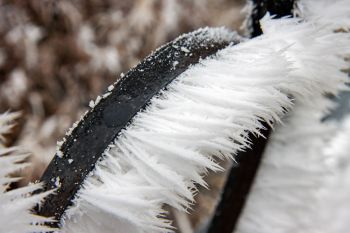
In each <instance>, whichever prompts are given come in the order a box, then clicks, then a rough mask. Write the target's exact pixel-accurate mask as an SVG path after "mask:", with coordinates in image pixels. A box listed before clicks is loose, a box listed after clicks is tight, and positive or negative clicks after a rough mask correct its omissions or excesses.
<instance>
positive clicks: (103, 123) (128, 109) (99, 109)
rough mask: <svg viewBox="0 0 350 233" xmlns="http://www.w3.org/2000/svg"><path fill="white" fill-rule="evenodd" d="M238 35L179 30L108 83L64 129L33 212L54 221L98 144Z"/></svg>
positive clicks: (85, 171) (94, 156)
mask: <svg viewBox="0 0 350 233" xmlns="http://www.w3.org/2000/svg"><path fill="white" fill-rule="evenodd" d="M238 40H239V37H237V36H232V37H231V38H228V39H222V40H219V41H218V40H216V38H213V37H212V35H211V33H210V32H209V31H208V29H202V30H198V31H196V32H193V33H190V34H186V35H183V36H181V37H179V38H178V39H176V40H174V41H173V42H170V43H168V44H166V45H165V46H163V47H161V48H159V49H158V50H157V51H156V52H154V53H153V54H151V55H150V56H149V57H147V58H145V59H144V60H143V61H142V62H141V63H140V64H138V65H137V66H136V67H135V68H133V69H131V70H130V71H129V72H128V73H127V74H126V75H125V77H123V78H122V79H121V80H120V81H119V82H117V83H116V84H115V85H114V88H113V90H112V91H111V93H110V94H109V95H108V96H107V97H106V98H102V99H101V100H100V101H99V103H98V104H97V105H96V106H95V107H94V108H93V109H91V110H90V111H89V112H88V113H87V114H86V115H85V116H84V118H83V119H82V120H81V121H80V122H79V123H78V125H77V127H76V128H75V129H74V130H73V131H72V133H71V134H70V135H68V136H67V137H66V138H65V140H64V143H63V145H62V146H61V149H60V151H61V152H60V153H58V154H56V155H55V157H54V158H53V160H52V161H51V163H50V164H49V166H48V168H47V169H46V171H45V173H44V175H43V176H42V178H41V181H42V182H43V183H44V184H45V186H44V188H43V190H41V192H42V191H46V190H51V189H54V188H56V192H55V194H52V195H50V196H48V197H47V198H46V199H45V200H44V201H43V203H41V204H40V206H37V207H36V208H35V210H34V212H35V213H36V214H38V215H41V216H47V217H53V218H54V219H55V220H57V222H55V223H53V224H52V226H53V227H59V222H60V220H61V217H62V215H63V214H64V212H65V210H66V209H67V208H68V207H69V206H71V205H72V200H73V199H74V196H75V194H76V193H77V191H78V190H79V188H80V186H81V184H82V183H83V181H84V179H85V178H86V177H87V175H88V174H89V173H90V172H91V171H92V170H93V169H94V167H95V164H96V162H97V161H98V160H99V159H100V158H101V156H102V154H103V152H104V150H105V149H106V148H107V147H108V145H109V144H110V143H111V142H112V141H113V140H114V139H115V138H116V137H117V136H118V134H119V132H120V131H121V130H122V129H124V128H125V127H126V126H127V125H128V124H129V123H130V121H131V120H132V118H133V117H134V116H135V114H137V112H139V111H141V110H142V109H144V108H145V107H146V106H147V104H148V103H149V101H150V99H151V98H152V97H153V96H155V95H157V94H159V92H160V91H161V90H162V89H164V88H166V86H167V85H168V84H169V83H170V82H171V81H173V80H174V79H175V78H176V77H177V76H179V75H180V74H181V73H182V72H184V71H185V70H186V69H187V68H188V67H189V66H190V65H193V64H196V63H198V61H199V60H200V59H201V58H205V57H207V56H210V55H212V54H214V53H216V52H217V51H218V50H220V49H222V48H224V47H226V46H227V45H228V44H230V43H238V42H239V41H238Z"/></svg>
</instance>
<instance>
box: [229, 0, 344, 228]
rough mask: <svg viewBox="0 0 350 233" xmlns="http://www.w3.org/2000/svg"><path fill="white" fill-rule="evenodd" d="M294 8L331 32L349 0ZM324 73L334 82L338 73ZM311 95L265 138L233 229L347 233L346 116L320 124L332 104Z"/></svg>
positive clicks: (310, 0) (312, 1)
mask: <svg viewBox="0 0 350 233" xmlns="http://www.w3.org/2000/svg"><path fill="white" fill-rule="evenodd" d="M296 12H297V14H298V15H302V16H304V18H306V19H307V20H309V21H311V22H314V24H315V26H317V27H322V28H323V29H326V30H329V32H331V31H335V30H338V29H343V30H345V31H348V29H349V28H350V1H347V0H337V1H328V0H322V1H319V0H305V1H300V2H299V4H298V10H297V11H296ZM333 44H334V46H337V40H334V41H333ZM348 44H349V45H348V46H349V47H350V43H349V42H348ZM347 52H348V51H344V55H346V53H347ZM317 59H318V58H317ZM315 61H317V60H315ZM348 66H349V65H348ZM325 75H328V83H330V84H331V83H336V82H337V81H335V79H336V80H337V79H338V78H337V77H338V74H337V73H333V72H327V73H325ZM334 78H335V79H334ZM310 99H311V100H312V101H311V102H305V101H302V102H301V101H298V102H296V107H295V108H294V109H293V112H292V113H291V114H290V115H289V116H288V117H287V119H286V121H285V124H284V125H283V126H280V127H277V129H276V130H275V132H274V133H273V134H272V136H271V138H270V139H269V144H268V146H267V149H266V151H265V153H264V157H263V161H262V164H261V166H260V169H259V171H258V174H257V176H256V177H257V178H256V180H255V183H254V185H253V187H252V190H251V192H250V195H249V198H248V201H247V204H246V206H245V209H244V211H243V213H242V216H241V218H240V221H239V223H238V227H237V229H236V231H235V233H252V232H259V233H274V232H276V233H277V232H278V233H287V232H288V233H289V232H295V233H299V232H300V233H301V232H308V233H346V232H349V228H350V224H349V219H350V215H349V213H350V212H349V209H350V204H349V203H350V183H349V179H350V153H349V149H350V148H349V139H350V127H349V126H350V117H348V118H349V119H348V120H347V123H344V126H342V125H339V123H336V122H332V121H326V122H321V119H322V118H323V117H325V116H326V113H327V112H328V111H329V109H330V107H331V106H332V105H334V103H331V101H330V100H328V99H327V98H326V97H324V96H322V95H319V94H317V93H316V94H314V95H313V96H312V97H311V98H310ZM338 131H340V133H339V134H340V135H339V136H336V134H337V132H338ZM335 136H336V137H335ZM345 142H346V143H345ZM331 145H333V146H332V147H331V148H329V147H330V146H331Z"/></svg>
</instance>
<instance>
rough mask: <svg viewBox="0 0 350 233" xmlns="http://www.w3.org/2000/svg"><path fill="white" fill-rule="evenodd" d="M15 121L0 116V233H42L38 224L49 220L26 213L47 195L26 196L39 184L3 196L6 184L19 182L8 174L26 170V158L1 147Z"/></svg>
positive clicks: (10, 149)
mask: <svg viewBox="0 0 350 233" xmlns="http://www.w3.org/2000/svg"><path fill="white" fill-rule="evenodd" d="M17 117H18V114H17V113H3V114H0V232H7V233H30V232H44V231H47V230H48V228H47V227H45V226H42V225H40V224H43V223H45V222H48V221H50V220H49V219H47V218H44V217H40V216H37V215H33V214H31V213H30V209H31V208H33V207H34V206H35V205H36V204H37V203H39V202H40V201H41V200H42V199H43V198H44V197H45V196H46V195H47V194H48V193H42V194H40V195H33V196H31V195H30V193H31V192H33V191H35V190H37V189H39V188H40V184H34V185H29V186H27V187H23V188H18V189H15V190H11V191H9V192H6V188H7V186H8V184H10V183H11V182H15V181H17V180H20V178H17V177H16V178H13V177H9V174H12V173H14V172H16V171H18V170H20V169H23V168H25V167H26V166H28V164H27V163H24V162H23V161H24V160H25V159H26V158H27V157H28V154H25V153H23V152H21V151H19V150H18V148H14V147H12V148H4V146H3V145H2V142H3V140H4V139H5V138H4V134H6V133H8V132H9V131H10V129H11V127H12V124H10V122H12V121H13V120H14V119H15V118H17Z"/></svg>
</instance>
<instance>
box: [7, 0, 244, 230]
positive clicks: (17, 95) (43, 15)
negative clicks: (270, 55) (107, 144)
mask: <svg viewBox="0 0 350 233" xmlns="http://www.w3.org/2000/svg"><path fill="white" fill-rule="evenodd" d="M244 4H245V1H244V0H70V1H68V0H58V1H55V0H26V1H23V0H11V1H10V0H9V1H6V0H0V112H5V111H19V112H21V117H20V118H19V120H18V121H17V125H16V127H15V129H14V131H13V133H12V134H11V135H9V136H10V137H9V138H8V140H7V145H8V146H13V145H21V146H22V147H23V148H24V149H25V150H27V151H29V152H30V153H31V157H30V161H31V162H32V164H33V166H31V167H28V168H27V169H26V170H24V171H23V172H22V174H20V175H21V176H23V177H24V179H23V180H22V181H21V183H20V184H19V185H24V184H26V183H28V182H29V181H35V180H37V179H39V178H40V176H41V174H42V173H43V171H44V170H45V168H46V166H47V164H48V163H49V162H50V160H51V158H52V157H53V155H54V154H55V149H56V141H57V140H61V139H62V137H63V136H64V134H65V132H66V131H67V129H68V128H69V127H70V126H71V125H72V123H73V122H75V121H76V120H77V119H79V118H80V116H81V115H82V113H84V112H85V111H86V110H87V109H88V108H89V107H88V103H89V101H90V100H91V99H95V98H96V96H97V95H99V94H101V93H103V92H104V91H105V90H106V88H107V87H108V86H109V85H110V84H111V83H113V82H115V81H116V80H117V79H118V78H119V77H120V74H121V72H124V73H125V72H127V71H128V70H129V69H130V68H131V67H133V66H134V65H136V64H137V63H138V62H139V61H140V60H142V59H143V58H144V57H145V56H147V55H148V54H149V53H150V52H151V51H152V50H155V49H156V48H157V47H159V46H160V45H162V44H164V43H165V42H168V41H170V40H172V39H174V38H176V37H177V36H179V35H180V34H182V33H185V32H189V31H192V30H195V29H198V28H200V27H205V26H226V27H228V28H230V29H233V30H238V31H240V25H241V23H242V21H243V20H244V14H243V13H241V10H242V8H243V6H244ZM209 183H210V184H211V187H212V191H213V192H209V191H203V194H204V195H201V196H197V201H198V202H199V205H197V206H196V207H194V208H195V211H193V213H196V214H192V215H191V217H190V218H191V221H192V224H196V223H197V222H199V221H200V219H202V216H201V214H203V215H207V213H209V212H210V211H212V209H213V208H214V206H215V201H213V200H214V199H215V198H216V194H215V193H217V192H215V190H216V191H218V190H220V188H221V186H222V185H223V183H224V179H223V176H222V175H218V176H211V177H209ZM170 214H171V215H173V217H174V218H175V219H182V220H180V222H182V223H183V226H182V227H181V228H182V231H183V232H185V231H186V229H185V228H186V227H188V226H187V225H188V219H186V218H187V217H185V216H183V215H181V214H180V213H177V212H172V211H171V213H170ZM186 224H187V225H186Z"/></svg>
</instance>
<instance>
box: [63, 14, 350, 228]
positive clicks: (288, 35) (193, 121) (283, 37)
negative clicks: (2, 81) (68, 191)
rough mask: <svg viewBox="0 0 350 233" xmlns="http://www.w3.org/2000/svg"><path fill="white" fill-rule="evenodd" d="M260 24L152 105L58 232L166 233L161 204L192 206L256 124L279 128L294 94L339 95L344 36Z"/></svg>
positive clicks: (295, 22) (303, 25) (292, 23)
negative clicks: (257, 32) (208, 177)
mask: <svg viewBox="0 0 350 233" xmlns="http://www.w3.org/2000/svg"><path fill="white" fill-rule="evenodd" d="M262 26H263V28H264V31H265V34H264V35H263V36H260V37H258V38H255V39H252V40H248V41H246V42H243V43H241V44H238V45H235V46H230V47H227V48H225V49H223V50H222V51H220V52H218V53H217V54H216V56H214V57H211V58H208V59H205V60H202V61H201V62H200V63H199V64H197V65H194V66H193V67H192V68H190V69H188V70H187V71H185V72H184V73H183V74H181V75H180V76H179V77H178V78H177V79H176V80H175V81H174V82H172V83H171V84H170V85H169V87H168V88H167V90H166V91H163V92H162V94H161V95H160V96H157V97H155V98H153V99H152V100H151V104H150V105H149V106H148V108H147V109H146V110H145V111H143V112H141V113H139V114H138V115H137V116H136V117H135V118H134V120H133V122H132V124H130V125H129V126H128V127H127V129H125V130H123V131H122V132H121V134H120V136H119V138H118V139H117V140H116V141H115V142H114V143H113V145H111V146H110V149H108V150H106V152H105V157H104V160H103V161H100V162H99V163H98V164H97V166H96V169H95V171H94V172H93V174H92V175H91V176H90V177H88V178H87V179H86V180H85V182H84V185H83V188H82V189H81V190H80V192H79V194H78V197H77V198H76V199H75V206H74V207H72V208H71V209H69V210H68V212H67V213H66V216H65V222H63V225H64V226H63V231H64V232H70V233H73V232H74V233H80V232H84V233H85V232H86V233H89V232H91V233H92V232H104V233H109V232H119V233H125V232H128V233H133V232H137V233H138V232H169V231H171V230H169V229H171V223H170V222H169V221H168V220H167V219H166V218H164V210H163V209H162V205H163V204H164V203H165V204H168V205H170V206H173V207H176V208H178V209H180V210H185V211H187V210H188V209H190V205H191V204H192V203H193V195H194V194H195V193H196V186H195V183H197V184H200V185H203V186H206V183H205V182H204V180H203V176H204V175H205V174H206V173H207V172H208V171H209V170H212V171H220V170H221V168H220V167H219V166H218V165H217V163H216V160H218V159H226V158H232V156H233V155H234V154H235V153H237V151H239V150H243V149H245V148H247V147H249V142H248V141H247V138H246V136H247V134H248V132H254V133H256V134H257V135H258V134H259V129H261V127H262V126H261V124H260V123H259V120H263V121H266V122H269V123H271V124H272V123H273V122H279V121H280V117H281V116H282V115H283V114H284V113H285V110H286V109H291V107H292V105H293V103H292V102H293V100H292V98H289V97H291V96H293V98H294V99H295V100H296V101H298V102H302V101H307V99H308V98H310V97H312V96H314V93H317V94H318V95H320V94H323V93H326V92H328V93H334V94H335V93H337V91H338V90H339V89H340V88H343V83H344V82H345V80H346V74H344V73H342V72H340V69H342V68H345V67H346V63H345V62H344V61H343V55H345V54H347V53H348V52H349V51H350V48H349V46H348V44H349V41H350V38H349V35H346V34H340V33H338V34H335V33H330V32H329V30H327V29H325V28H323V27H322V25H321V26H316V25H315V24H314V22H313V21H308V22H302V21H301V20H300V19H279V20H272V19H270V18H269V17H268V16H266V17H265V18H264V19H263V20H262ZM330 75H331V76H332V81H331V82H330Z"/></svg>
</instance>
